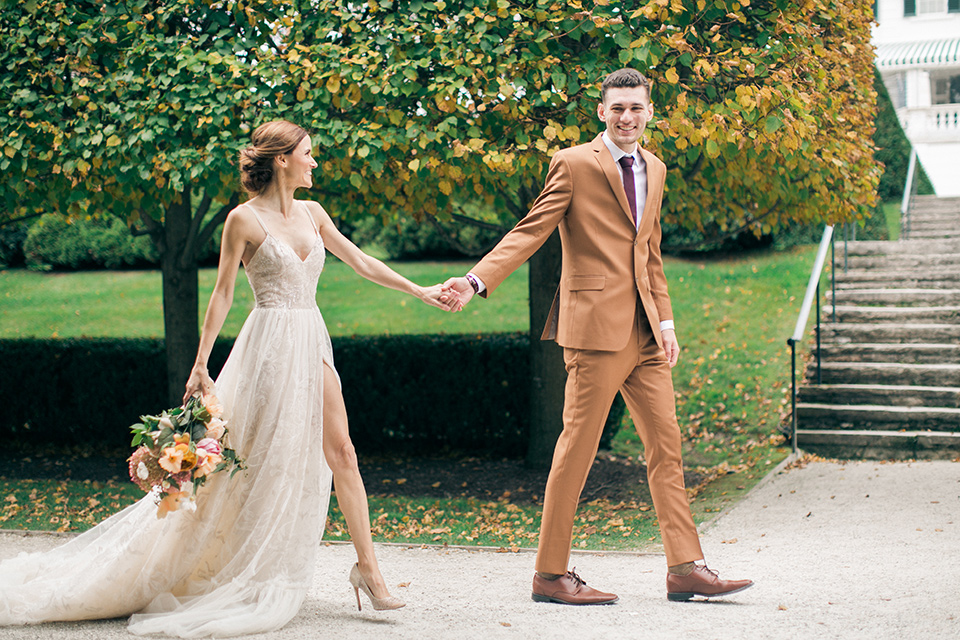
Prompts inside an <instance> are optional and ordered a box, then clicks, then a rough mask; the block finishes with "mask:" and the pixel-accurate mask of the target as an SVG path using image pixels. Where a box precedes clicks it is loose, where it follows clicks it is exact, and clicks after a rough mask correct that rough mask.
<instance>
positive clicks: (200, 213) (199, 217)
mask: <svg viewBox="0 0 960 640" xmlns="http://www.w3.org/2000/svg"><path fill="white" fill-rule="evenodd" d="M212 201H213V199H212V198H211V197H210V193H209V191H207V190H206V189H205V190H204V191H203V198H201V199H200V204H199V205H197V212H196V213H195V214H194V215H193V218H192V219H191V220H190V231H188V232H187V241H186V243H185V245H184V248H183V255H185V256H192V255H194V254H195V253H196V249H197V247H198V246H200V247H202V246H203V244H202V243H199V242H197V235H198V234H199V232H200V225H202V224H203V219H204V218H205V217H206V215H207V211H209V210H210V203H211V202H212ZM187 206H189V202H188V203H187Z"/></svg>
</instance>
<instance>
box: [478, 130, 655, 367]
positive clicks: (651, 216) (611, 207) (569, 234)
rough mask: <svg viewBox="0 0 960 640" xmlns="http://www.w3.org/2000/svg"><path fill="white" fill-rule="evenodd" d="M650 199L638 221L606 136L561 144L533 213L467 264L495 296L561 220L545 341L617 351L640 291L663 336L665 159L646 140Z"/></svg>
mask: <svg viewBox="0 0 960 640" xmlns="http://www.w3.org/2000/svg"><path fill="white" fill-rule="evenodd" d="M640 153H641V154H642V156H643V159H644V160H645V161H646V167H647V200H646V203H645V205H644V207H643V215H642V217H641V219H640V228H639V229H636V228H635V227H634V223H633V217H632V216H631V214H630V205H629V203H628V202H627V194H626V192H625V191H624V188H623V180H622V179H621V177H620V168H619V167H618V166H617V164H616V163H615V162H614V160H613V156H611V155H610V151H609V150H608V149H607V147H606V145H605V144H604V142H603V140H602V139H601V137H600V136H597V137H596V138H595V139H594V140H593V141H592V142H589V143H587V144H582V145H578V146H575V147H571V148H569V149H563V150H562V151H559V152H557V153H556V154H555V155H554V156H553V159H552V160H551V162H550V170H549V172H548V173H547V180H546V184H545V185H544V188H543V192H542V193H541V194H540V196H539V197H538V198H537V200H536V202H534V204H533V207H532V208H531V209H530V212H529V213H528V214H527V215H526V216H525V217H524V218H523V220H521V221H520V222H519V223H518V224H517V226H516V227H514V228H513V229H512V230H511V231H510V232H509V233H508V234H507V235H505V236H504V237H503V239H502V240H501V241H500V242H499V243H498V244H497V246H496V247H494V248H493V249H492V250H491V251H490V253H488V254H487V255H486V256H485V257H484V258H483V259H482V260H481V261H480V262H479V263H477V265H476V266H475V267H474V268H473V269H471V272H472V273H474V274H475V275H476V276H477V277H479V278H480V279H481V280H483V283H484V285H485V286H486V290H485V291H484V292H483V294H482V295H484V296H486V295H489V294H490V293H492V292H493V291H494V289H496V288H497V287H498V286H499V285H500V283H501V282H503V281H504V280H505V279H506V277H507V276H508V275H510V274H511V273H513V271H514V270H516V268H517V267H519V266H520V265H521V264H523V263H524V262H526V260H527V259H528V258H529V257H530V256H531V255H533V254H534V252H536V250H537V249H539V248H540V247H541V246H542V245H543V243H544V242H546V240H547V238H548V237H549V236H550V234H551V233H552V232H553V230H554V229H556V228H557V227H558V226H559V228H560V240H561V243H562V246H563V267H562V271H561V276H560V287H559V289H558V291H557V295H556V297H555V298H554V301H553V308H552V309H551V311H550V316H549V318H548V320H547V325H546V327H544V330H543V335H542V336H541V339H543V340H556V341H557V342H558V343H559V344H560V345H561V346H563V347H569V348H573V349H594V350H599V351H619V350H621V349H623V348H624V347H626V345H627V341H628V340H629V339H630V332H631V330H632V329H633V323H634V320H635V313H636V309H637V298H638V297H639V299H640V301H641V302H642V303H643V310H644V311H645V312H646V314H647V319H648V320H649V321H650V326H651V328H652V329H653V333H654V336H655V337H656V340H657V343H658V344H660V346H661V347H663V338H662V336H661V335H660V321H661V320H671V319H673V311H672V309H671V307H670V296H669V295H668V293H667V280H666V277H665V276H664V274H663V261H662V259H661V257H660V234H661V232H660V203H661V200H662V198H663V185H664V181H665V179H666V166H665V165H664V164H663V162H661V161H660V159H659V158H657V157H656V156H654V155H653V154H652V153H650V152H648V151H645V150H644V149H640Z"/></svg>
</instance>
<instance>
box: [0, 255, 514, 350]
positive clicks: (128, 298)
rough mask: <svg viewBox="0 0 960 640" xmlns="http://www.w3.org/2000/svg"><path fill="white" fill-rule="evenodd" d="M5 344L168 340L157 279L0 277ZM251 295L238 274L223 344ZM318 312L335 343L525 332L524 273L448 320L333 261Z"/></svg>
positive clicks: (448, 270)
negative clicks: (339, 339) (349, 338)
mask: <svg viewBox="0 0 960 640" xmlns="http://www.w3.org/2000/svg"><path fill="white" fill-rule="evenodd" d="M391 266H392V267H393V268H394V269H396V270H397V271H398V272H400V273H402V274H403V275H404V276H406V277H407V278H409V279H411V280H413V281H414V282H417V283H419V284H422V285H431V284H436V283H438V282H443V281H445V280H446V279H447V278H450V277H452V276H457V275H463V274H464V273H466V271H467V269H469V268H470V267H471V266H473V263H466V262H465V263H437V262H399V263H391ZM215 281H216V269H202V270H201V271H200V300H201V304H200V307H201V308H200V313H199V320H198V321H201V322H202V320H203V313H204V311H205V310H206V307H207V301H208V300H209V299H210V292H211V291H212V290H213V285H214V282H215ZM0 301H2V302H0V338H27V337H37V338H50V337H54V338H57V337H59V338H73V337H80V336H88V337H95V336H96V337H100V336H103V337H153V336H162V335H163V302H162V299H161V294H160V273H159V272H158V271H84V272H77V273H36V272H32V271H27V270H23V269H16V270H6V271H0ZM253 304H254V301H253V292H252V291H251V290H250V286H249V285H248V284H247V279H246V277H245V276H244V275H243V274H242V273H241V274H240V276H239V277H238V278H237V287H236V291H235V293H234V302H233V308H232V309H231V310H230V314H229V315H228V316H227V320H226V322H225V323H224V328H223V331H222V332H221V333H222V334H223V335H225V336H236V335H237V334H238V333H239V332H240V327H241V326H242V325H243V320H244V318H246V317H247V314H248V313H249V312H250V310H251V309H252V308H253ZM317 304H318V305H319V306H320V310H321V312H322V313H323V316H324V319H325V320H326V322H327V328H328V329H329V330H330V333H331V334H332V335H353V334H361V335H365V334H378V335H380V334H397V333H475V332H486V331H525V330H526V329H527V328H528V327H529V323H530V321H529V317H528V311H527V270H526V266H524V267H522V268H520V269H519V270H517V272H516V273H514V274H513V275H512V276H510V277H509V278H507V281H506V282H504V283H503V285H501V287H499V288H498V289H497V293H496V295H495V296H493V298H492V299H490V300H482V301H478V302H477V303H474V304H471V305H470V306H469V307H468V308H467V309H466V310H464V311H463V312H461V313H457V314H449V313H445V312H443V311H440V310H439V309H435V308H433V307H430V306H428V305H425V304H423V303H421V302H420V301H419V300H417V299H415V298H413V297H411V296H409V295H406V294H403V293H400V292H398V291H393V290H391V289H385V288H384V287H380V286H377V285H375V284H372V283H370V282H368V281H366V280H364V279H363V278H361V277H359V276H357V275H356V274H355V273H354V272H353V271H352V270H351V269H350V268H349V267H348V266H346V265H345V264H343V263H342V262H340V261H338V260H332V259H331V260H329V261H328V262H327V266H326V268H325V269H324V273H323V275H321V277H320V285H319V287H318V291H317Z"/></svg>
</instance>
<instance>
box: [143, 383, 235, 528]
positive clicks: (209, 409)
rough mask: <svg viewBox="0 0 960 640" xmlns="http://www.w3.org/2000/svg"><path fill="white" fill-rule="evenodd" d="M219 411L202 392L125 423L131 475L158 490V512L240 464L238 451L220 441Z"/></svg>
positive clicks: (213, 400)
mask: <svg viewBox="0 0 960 640" xmlns="http://www.w3.org/2000/svg"><path fill="white" fill-rule="evenodd" d="M222 415H223V407H222V406H221V405H220V403H219V401H218V400H217V398H216V396H213V395H205V396H200V397H193V398H190V399H189V400H187V402H186V404H184V406H182V407H176V408H173V409H167V410H166V411H163V412H162V413H161V414H160V415H157V416H152V415H147V416H140V420H141V422H139V423H137V424H134V425H132V426H131V427H130V431H131V432H132V433H133V442H132V443H131V444H132V446H134V447H137V450H136V451H134V453H133V455H132V456H130V460H129V462H130V479H131V480H132V481H133V482H134V483H135V484H136V485H137V486H139V487H140V488H141V489H143V490H144V491H145V492H147V493H151V492H153V493H155V494H156V495H157V498H158V500H157V502H158V505H159V506H158V511H157V517H160V518H162V517H165V516H166V514H167V513H169V512H170V511H176V510H177V509H178V508H179V507H180V505H181V503H182V502H183V501H184V500H193V498H194V496H195V495H196V492H197V490H198V489H199V488H200V487H201V486H203V484H204V483H205V482H206V480H207V478H208V477H209V476H211V475H212V474H214V473H219V472H221V471H226V470H232V471H231V474H230V476H231V477H233V475H234V474H236V473H237V472H238V471H240V470H241V469H243V468H244V464H243V460H242V459H241V458H239V457H238V456H237V452H236V451H234V450H233V449H231V448H229V447H227V446H226V445H225V439H226V435H227V428H226V424H227V423H226V422H225V421H224V420H222V419H221V418H222Z"/></svg>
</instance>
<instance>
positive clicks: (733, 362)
mask: <svg viewBox="0 0 960 640" xmlns="http://www.w3.org/2000/svg"><path fill="white" fill-rule="evenodd" d="M815 252H816V248H815V247H801V248H797V249H793V250H789V251H785V252H780V253H772V252H758V253H748V254H744V255H741V256H734V257H728V258H725V259H722V260H719V259H715V260H682V259H676V258H667V259H666V262H665V271H666V274H667V278H668V280H669V283H670V291H671V295H672V299H673V305H674V315H675V318H676V321H677V332H678V337H679V340H680V344H681V349H682V351H681V357H680V363H679V365H678V366H677V368H676V369H675V370H674V383H675V387H676V389H675V390H676V395H677V407H678V416H679V418H680V424H681V428H682V430H683V433H684V449H685V456H686V464H687V466H688V467H693V468H697V469H698V470H700V471H701V472H702V473H704V474H706V475H707V476H708V477H709V478H710V479H711V482H708V483H705V484H704V485H703V486H701V487H691V488H690V489H691V497H692V498H693V502H692V508H693V511H694V515H695V517H696V519H697V521H698V522H700V521H703V520H704V519H707V518H709V517H711V516H712V515H713V514H714V513H715V512H716V511H718V510H720V509H722V508H723V507H724V506H725V505H727V504H729V503H730V502H731V501H733V500H735V499H736V498H737V496H739V495H741V494H742V493H744V492H745V491H747V490H749V488H750V487H751V486H752V485H753V484H754V483H755V482H757V481H758V480H759V479H760V478H761V477H763V475H764V474H765V473H766V472H767V471H768V470H769V469H770V468H772V466H773V465H775V464H776V463H777V462H779V461H780V460H782V459H783V458H784V457H785V456H786V454H787V450H786V449H785V448H784V447H783V439H782V438H781V437H780V436H778V435H776V427H777V425H778V424H779V423H780V421H781V420H782V419H783V416H784V415H785V414H786V412H787V410H788V409H789V405H788V403H789V380H790V377H789V376H790V374H789V369H788V367H789V362H790V354H789V350H788V348H787V346H786V338H787V336H788V335H789V334H790V333H792V331H793V325H794V323H795V322H796V317H797V312H798V309H799V304H800V300H801V299H802V298H803V292H804V288H805V286H806V281H807V278H808V277H809V273H810V268H811V266H812V262H813V257H814V255H815ZM392 266H394V267H395V268H396V269H397V270H398V271H400V272H401V273H403V274H404V275H406V276H407V277H409V278H411V279H413V280H415V281H417V282H420V283H422V284H428V283H433V282H439V281H442V280H445V279H446V278H448V277H450V276H451V275H457V274H462V273H464V271H465V270H466V269H467V268H469V266H471V265H470V264H468V263H444V264H441V263H395V264H393V265H392ZM214 277H215V273H214V271H213V270H204V271H203V272H201V290H202V295H203V296H204V297H206V296H209V292H210V289H211V288H212V286H213V279H214ZM238 282H240V283H242V284H240V285H239V286H238V288H237V295H236V301H235V303H234V309H233V310H232V311H231V314H230V317H229V319H228V321H227V324H226V327H225V329H224V333H225V334H229V335H235V334H236V333H237V331H239V329H240V326H241V324H242V322H243V318H244V317H245V315H246V314H247V312H248V310H249V309H250V308H251V306H252V304H253V300H252V294H251V293H250V291H249V288H248V287H247V286H246V282H245V279H244V278H243V277H241V278H240V279H239V281H238ZM320 282H321V284H320V289H319V291H318V294H317V300H318V303H319V305H320V308H321V310H322V311H323V313H324V317H325V318H326V321H327V324H328V326H329V328H330V331H331V333H333V334H335V335H337V334H339V335H344V334H385V333H394V334H396V333H436V332H446V333H462V332H469V333H473V332H495V331H516V330H526V329H527V328H528V317H527V280H526V269H521V270H520V271H518V272H517V273H516V274H514V275H513V276H512V277H511V278H510V279H508V280H507V282H506V283H504V285H503V286H502V287H500V288H499V289H498V290H497V292H496V294H495V295H494V296H493V297H492V299H488V300H476V301H474V302H472V303H471V304H470V305H469V306H468V307H467V310H466V311H464V312H463V313H459V314H445V313H443V312H440V311H438V310H436V309H432V308H430V307H427V306H426V305H423V304H421V303H419V302H418V301H416V300H414V299H413V298H410V297H409V296H404V295H402V294H399V293H397V292H394V291H389V290H386V289H383V288H381V287H377V286H375V285H372V284H370V283H367V282H366V281H364V280H362V279H360V278H359V277H357V276H356V275H355V274H353V273H352V272H351V271H350V270H349V269H348V268H347V267H345V266H344V265H343V264H342V263H339V262H336V261H331V262H330V264H329V265H328V267H327V269H326V271H325V273H324V274H323V276H322V277H321V281H320ZM159 289H160V278H159V275H158V274H157V273H156V272H149V271H138V272H87V273H76V274H37V273H31V272H26V271H20V270H13V271H4V272H0V300H2V301H3V302H2V303H0V336H2V337H7V338H10V337H21V336H40V337H50V336H60V337H67V336H83V335H86V336H156V335H161V334H162V322H161V320H160V315H161V302H160V297H159ZM203 306H204V307H205V306H206V305H205V304H204V305H203ZM810 346H811V344H810V342H805V343H803V344H801V347H800V350H801V355H803V354H804V353H806V352H807V351H809V349H810ZM611 453H612V454H613V455H615V456H629V457H633V458H635V457H637V456H641V455H642V447H641V446H640V443H639V439H638V437H637V436H636V433H635V431H634V430H633V428H632V424H631V421H630V418H629V416H626V417H625V418H624V424H623V427H622V428H621V430H620V432H619V434H618V435H617V437H616V438H615V440H614V443H613V450H612V452H611ZM0 493H3V494H5V495H7V496H8V498H7V502H6V504H5V507H4V510H3V513H2V514H0V527H4V528H31V529H58V528H59V529H64V530H83V529H86V528H88V527H89V526H91V525H92V524H93V523H95V522H97V521H99V520H100V519H102V518H103V517H104V516H105V515H107V514H108V513H112V512H113V511H115V510H117V509H119V508H120V507H121V506H122V505H125V504H129V502H130V501H132V500H133V499H135V498H136V497H137V496H138V495H139V493H138V492H137V491H136V490H135V489H134V488H133V487H132V485H131V486H127V487H116V486H112V485H110V484H109V483H108V484H106V485H97V484H96V483H79V482H60V483H58V482H53V481H29V482H21V483H17V482H11V481H3V480H0ZM11 497H12V498H13V500H11ZM371 515H372V519H373V522H374V532H375V538H376V539H377V540H380V541H398V542H399V541H409V542H417V543H425V542H434V543H437V542H447V543H449V544H468V545H493V546H503V547H505V548H510V547H514V546H525V547H529V546H533V545H535V543H536V531H537V528H538V526H539V509H538V508H536V507H529V506H521V505H512V504H509V503H506V502H497V503H489V502H483V501H477V500H466V499H452V500H441V501H438V500H435V499H419V498H418V499H413V498H407V497H403V496H398V497H393V496H391V497H377V498H372V499H371ZM428 516H429V517H428ZM654 525H655V515H654V513H653V511H652V510H651V509H650V508H649V505H643V504H617V505H614V504H610V503H605V502H602V501H601V502H596V503H591V504H590V505H585V506H584V507H583V513H582V517H581V518H580V519H578V522H577V527H578V529H577V531H576V532H575V536H576V537H575V544H576V545H577V546H583V547H587V548H607V549H617V548H638V547H642V546H645V545H648V544H649V543H650V542H656V541H657V540H658V533H657V531H656V528H655V526H654ZM328 538H329V539H334V540H336V539H345V538H346V532H345V530H344V526H343V521H342V518H341V516H340V514H339V512H338V511H337V510H336V509H334V510H332V511H331V517H330V521H329V523H328Z"/></svg>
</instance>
